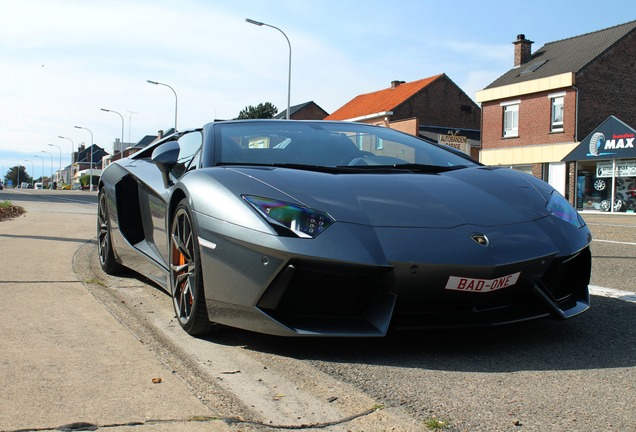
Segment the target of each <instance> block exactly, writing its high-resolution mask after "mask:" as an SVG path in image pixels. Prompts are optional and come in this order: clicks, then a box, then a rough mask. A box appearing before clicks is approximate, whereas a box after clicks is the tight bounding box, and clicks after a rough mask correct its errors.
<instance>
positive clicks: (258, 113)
mask: <svg viewBox="0 0 636 432" xmlns="http://www.w3.org/2000/svg"><path fill="white" fill-rule="evenodd" d="M277 113H278V108H276V107H275V106H274V105H273V104H272V103H271V102H265V103H260V104H258V105H257V106H255V107H253V106H252V105H249V106H247V107H245V108H244V109H243V110H242V111H241V112H240V113H239V115H238V117H237V118H236V120H241V119H259V118H261V119H271V118H274V116H275V115H276V114H277Z"/></svg>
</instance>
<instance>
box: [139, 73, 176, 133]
mask: <svg viewBox="0 0 636 432" xmlns="http://www.w3.org/2000/svg"><path fill="white" fill-rule="evenodd" d="M146 82H148V83H150V84H154V85H162V86H165V87H168V88H169V89H170V90H172V93H174V131H175V132H176V131H177V105H178V103H179V99H178V98H177V92H176V91H174V89H173V88H172V87H170V86H169V85H168V84H164V83H160V82H158V81H152V80H146Z"/></svg>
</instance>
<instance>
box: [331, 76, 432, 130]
mask: <svg viewBox="0 0 636 432" xmlns="http://www.w3.org/2000/svg"><path fill="white" fill-rule="evenodd" d="M442 75H444V74H439V75H435V76H432V77H429V78H424V79H421V80H418V81H412V82H408V83H403V84H400V85H398V86H397V87H390V88H387V89H384V90H379V91H376V92H373V93H366V94H361V95H359V96H356V97H354V98H353V99H352V100H351V101H349V102H347V103H346V104H345V105H343V106H342V107H340V108H338V109H337V110H336V111H334V112H333V113H332V114H331V115H329V116H327V117H326V118H325V120H349V119H354V118H358V117H363V116H366V115H370V114H376V113H381V112H386V111H391V110H393V109H395V108H396V107H397V106H398V105H400V104H402V103H403V102H405V101H406V100H408V99H409V98H411V97H412V96H413V95H415V94H416V93H418V92H419V91H421V90H422V89H424V88H425V87H426V86H428V85H429V84H431V83H432V82H433V81H435V80H436V79H438V78H439V77H441V76H442Z"/></svg>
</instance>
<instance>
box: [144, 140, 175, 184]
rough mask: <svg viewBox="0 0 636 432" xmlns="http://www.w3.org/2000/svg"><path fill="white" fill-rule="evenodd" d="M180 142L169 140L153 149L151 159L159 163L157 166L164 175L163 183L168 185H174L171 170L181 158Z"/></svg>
mask: <svg viewBox="0 0 636 432" xmlns="http://www.w3.org/2000/svg"><path fill="white" fill-rule="evenodd" d="M179 151H180V147H179V143H178V142H177V141H168V142H165V143H163V144H161V145H160V146H158V147H157V148H156V149H154V150H153V152H152V156H151V157H150V159H151V160H152V161H153V162H154V163H155V164H156V165H157V168H159V170H160V171H161V174H162V175H163V183H164V185H165V186H166V187H169V186H171V185H172V181H171V180H170V171H172V169H173V168H174V167H175V166H176V165H177V161H178V160H179Z"/></svg>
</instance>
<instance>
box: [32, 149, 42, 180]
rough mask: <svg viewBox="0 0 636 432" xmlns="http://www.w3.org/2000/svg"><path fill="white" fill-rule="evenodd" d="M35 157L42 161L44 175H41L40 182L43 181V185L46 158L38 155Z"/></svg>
mask: <svg viewBox="0 0 636 432" xmlns="http://www.w3.org/2000/svg"><path fill="white" fill-rule="evenodd" d="M33 157H36V158H38V159H40V160H41V161H42V174H41V175H40V180H42V182H41V183H42V184H44V158H43V157H42V156H38V155H33Z"/></svg>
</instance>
